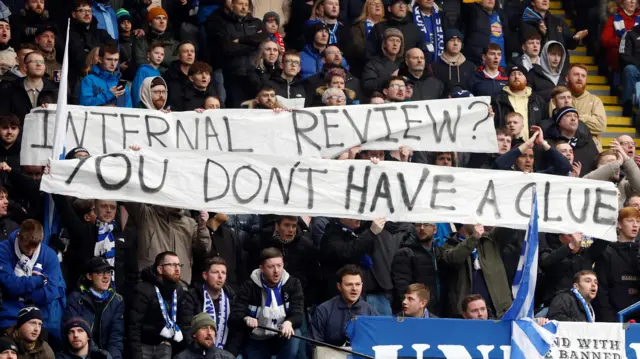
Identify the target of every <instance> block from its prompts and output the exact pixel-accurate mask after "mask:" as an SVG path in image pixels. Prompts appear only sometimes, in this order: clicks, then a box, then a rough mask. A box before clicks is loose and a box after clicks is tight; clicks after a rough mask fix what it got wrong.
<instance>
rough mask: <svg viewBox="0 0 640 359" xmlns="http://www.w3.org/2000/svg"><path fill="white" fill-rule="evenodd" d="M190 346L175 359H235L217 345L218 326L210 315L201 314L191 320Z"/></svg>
mask: <svg viewBox="0 0 640 359" xmlns="http://www.w3.org/2000/svg"><path fill="white" fill-rule="evenodd" d="M189 327H190V328H191V330H190V331H189V333H190V338H191V341H190V343H191V344H190V345H189V347H188V348H187V349H185V350H183V351H182V352H180V353H179V354H178V355H176V356H175V357H174V358H175V359H234V358H235V356H233V355H232V354H231V353H229V352H227V351H226V350H223V349H222V348H221V347H219V346H217V345H216V338H217V329H216V328H217V324H216V321H215V320H214V318H213V317H212V316H211V315H209V314H208V313H199V314H197V315H195V316H194V317H193V319H191V323H190V326H189Z"/></svg>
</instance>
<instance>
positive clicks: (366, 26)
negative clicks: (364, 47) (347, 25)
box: [364, 19, 375, 38]
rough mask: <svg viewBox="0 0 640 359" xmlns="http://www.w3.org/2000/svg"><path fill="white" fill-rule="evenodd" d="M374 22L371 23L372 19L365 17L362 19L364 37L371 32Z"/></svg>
mask: <svg viewBox="0 0 640 359" xmlns="http://www.w3.org/2000/svg"><path fill="white" fill-rule="evenodd" d="M374 25H375V24H374V23H373V21H372V20H370V19H365V20H364V37H365V38H367V37H368V36H369V33H370V32H371V30H373V26H374Z"/></svg>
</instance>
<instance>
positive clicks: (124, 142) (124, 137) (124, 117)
mask: <svg viewBox="0 0 640 359" xmlns="http://www.w3.org/2000/svg"><path fill="white" fill-rule="evenodd" d="M127 117H129V118H134V119H139V118H140V116H138V115H127V114H124V113H121V114H120V122H122V149H123V150H124V149H125V148H127V133H140V131H138V130H136V131H129V130H127ZM85 122H86V121H85ZM81 146H82V145H81Z"/></svg>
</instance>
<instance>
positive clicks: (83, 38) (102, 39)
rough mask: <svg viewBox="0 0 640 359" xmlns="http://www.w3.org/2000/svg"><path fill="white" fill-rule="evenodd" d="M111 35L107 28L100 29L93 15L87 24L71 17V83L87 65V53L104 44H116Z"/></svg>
mask: <svg viewBox="0 0 640 359" xmlns="http://www.w3.org/2000/svg"><path fill="white" fill-rule="evenodd" d="M115 44H116V42H115V41H114V40H113V38H112V37H111V35H109V33H108V32H107V31H105V30H102V29H98V20H96V18H95V17H92V19H91V24H89V25H87V24H84V23H81V22H79V21H76V20H74V19H71V27H70V28H69V75H71V76H72V77H74V78H70V81H69V83H72V84H73V83H75V82H76V79H75V77H77V75H78V74H79V73H80V71H82V69H83V68H84V67H85V65H86V60H87V55H88V54H89V52H90V51H91V50H93V49H94V48H96V47H100V46H103V45H115Z"/></svg>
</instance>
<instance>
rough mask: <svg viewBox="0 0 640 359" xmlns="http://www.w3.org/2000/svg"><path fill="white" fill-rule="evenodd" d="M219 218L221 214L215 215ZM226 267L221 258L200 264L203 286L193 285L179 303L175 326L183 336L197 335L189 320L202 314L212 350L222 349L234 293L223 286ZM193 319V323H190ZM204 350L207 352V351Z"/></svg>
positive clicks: (189, 340) (209, 259) (227, 272)
mask: <svg viewBox="0 0 640 359" xmlns="http://www.w3.org/2000/svg"><path fill="white" fill-rule="evenodd" d="M218 214H222V213H218ZM227 269H228V268H227V263H226V262H225V260H224V259H223V258H221V257H212V258H208V259H207V260H206V261H205V264H204V270H203V271H202V272H200V276H201V278H202V279H201V280H200V281H197V282H196V281H195V280H194V282H196V283H199V282H202V281H204V284H203V285H196V286H194V287H192V288H191V289H189V291H188V292H187V293H185V295H184V296H183V298H182V300H181V302H180V310H179V311H178V323H179V324H180V328H181V329H182V330H184V331H185V333H188V332H192V333H195V332H197V331H198V328H194V327H192V326H191V323H193V320H195V318H196V317H197V316H198V315H200V314H205V315H207V316H208V317H209V319H211V320H213V321H214V322H213V323H214V324H213V331H214V339H215V340H214V342H213V343H212V344H215V347H217V348H221V349H222V348H224V346H225V344H226V343H227V338H228V336H229V313H230V312H231V304H232V303H233V298H234V296H235V292H234V291H233V289H231V288H230V287H229V286H228V285H227V274H232V273H229V271H228V270H227ZM192 318H193V320H192ZM186 339H187V343H189V344H191V343H193V339H194V338H193V337H192V336H187V337H186ZM210 347H211V345H210V346H208V347H207V348H210Z"/></svg>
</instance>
